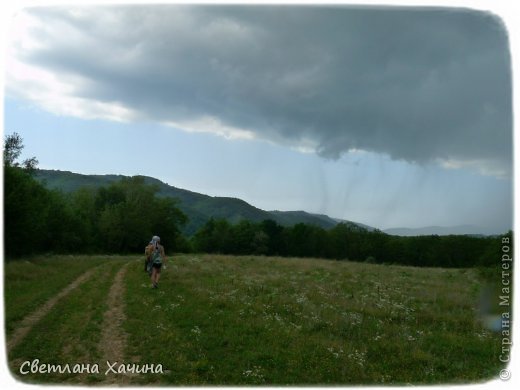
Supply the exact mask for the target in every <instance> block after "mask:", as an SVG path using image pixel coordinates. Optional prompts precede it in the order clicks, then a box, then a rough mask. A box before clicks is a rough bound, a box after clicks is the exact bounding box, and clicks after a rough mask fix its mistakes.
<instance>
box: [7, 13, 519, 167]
mask: <svg viewBox="0 0 520 390" xmlns="http://www.w3.org/2000/svg"><path fill="white" fill-rule="evenodd" d="M27 13H28V14H29V15H31V16H32V17H34V18H36V19H37V20H39V21H41V24H40V25H35V26H34V27H33V29H32V30H31V37H32V38H31V39H32V40H33V41H35V42H37V43H38V45H31V46H30V47H24V46H23V45H22V44H20V45H19V46H18V47H17V51H16V52H17V57H18V59H19V60H20V61H22V62H24V63H26V64H31V65H35V66H37V67H39V68H43V69H46V70H49V71H51V72H52V73H53V74H55V75H60V77H63V78H64V79H66V78H67V77H77V76H79V77H80V80H82V81H81V82H80V83H77V84H74V88H73V92H68V93H71V94H73V95H74V96H76V97H80V98H82V99H86V100H87V101H94V102H105V103H111V102H117V104H119V105H120V106H122V107H124V108H125V109H128V110H130V111H132V112H134V113H136V114H137V115H138V116H139V117H141V118H144V119H149V120H153V121H160V122H173V123H188V122H196V121H197V120H198V119H200V118H208V117H210V118H216V119H217V120H218V121H219V122H220V123H221V125H223V126H228V127H231V128H238V129H244V130H247V131H249V132H251V133H253V134H254V136H255V137H257V138H261V139H268V140H271V141H274V142H277V143H282V144H287V145H293V146H301V145H310V146H311V147H313V148H314V149H315V150H316V152H318V153H319V154H320V155H322V156H325V157H331V158H337V157H338V156H340V155H341V154H342V153H345V152H348V151H349V150H352V149H360V150H366V151H373V152H376V153H384V154H388V155H390V156H391V157H392V158H394V159H403V160H407V161H410V162H418V163H424V162H429V161H442V162H444V164H445V165H446V166H451V167H470V168H474V169H478V170H480V171H481V172H488V173H492V174H509V173H510V170H511V160H512V146H511V143H512V107H511V74H510V58H509V49H508V41H507V34H506V31H505V29H504V27H503V26H502V24H501V22H500V20H499V19H497V18H496V17H494V16H492V15H490V14H487V13H482V12H475V11H470V10H456V9H433V8H425V9H420V8H415V9H414V8H353V7H309V6H307V7H303V6H301V7H294V6H290V7H289V6H269V7H267V6H263V7H258V6H153V7H152V6H146V7H140V6H127V7H116V8H76V9H64V8H40V9H36V8H35V9H29V10H28V11H27ZM26 46H27V45H26ZM10 88H11V90H13V91H15V92H14V93H18V94H23V91H21V90H18V91H16V86H15V87H10Z"/></svg>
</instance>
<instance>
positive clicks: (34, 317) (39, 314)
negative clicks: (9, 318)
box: [7, 267, 98, 353]
mask: <svg viewBox="0 0 520 390" xmlns="http://www.w3.org/2000/svg"><path fill="white" fill-rule="evenodd" d="M97 268H98V267H95V268H93V269H90V270H88V271H86V272H85V273H83V274H82V275H81V276H80V277H78V278H77V279H76V280H74V281H73V282H72V283H71V284H69V285H68V286H67V287H65V288H64V289H63V290H61V291H60V292H59V293H58V294H56V295H55V296H54V297H52V298H51V299H49V300H48V301H47V302H46V303H45V304H44V305H43V306H41V307H39V308H38V309H36V310H35V311H34V312H32V313H31V314H29V315H27V316H26V317H25V318H24V319H23V320H22V321H21V322H20V325H19V326H18V328H17V329H16V330H15V331H14V332H13V334H12V335H11V336H10V338H9V340H8V341H7V353H9V352H10V351H11V350H12V349H13V348H14V347H15V346H16V345H18V343H19V342H20V341H22V340H23V338H24V337H25V336H26V335H27V333H29V331H30V330H31V328H32V327H33V326H34V325H35V324H36V323H37V322H38V321H40V320H41V319H42V318H43V317H44V316H45V315H46V314H47V313H49V311H50V310H51V309H52V308H53V307H54V305H56V303H58V301H59V300H60V299H62V298H63V297H65V296H66V295H68V294H69V293H70V292H71V291H72V290H74V289H75V288H76V287H78V286H80V285H81V284H83V283H84V282H86V281H87V280H88V279H90V277H91V276H92V274H94V272H95V270H96V269H97Z"/></svg>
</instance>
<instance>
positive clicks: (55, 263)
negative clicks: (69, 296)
mask: <svg viewBox="0 0 520 390" xmlns="http://www.w3.org/2000/svg"><path fill="white" fill-rule="evenodd" d="M106 259H107V257H106V256H104V257H101V256H53V257H35V258H31V259H27V260H19V261H11V262H8V263H6V264H5V267H4V280H5V283H4V304H5V325H6V330H7V334H8V335H9V334H11V332H12V331H13V327H14V326H16V323H17V322H18V321H20V320H22V319H23V318H24V317H25V316H26V315H28V314H29V313H31V312H32V311H34V310H36V309H37V308H38V307H40V306H41V305H42V304H44V303H45V302H46V301H47V300H49V299H50V298H51V297H53V296H54V295H56V294H57V293H58V292H60V290H62V289H63V288H64V287H66V286H67V285H68V284H69V283H71V282H72V281H73V280H74V279H75V278H77V277H79V276H80V275H81V274H82V273H84V272H85V271H86V270H88V269H90V268H92V267H94V266H96V265H99V264H102V263H103V262H106Z"/></svg>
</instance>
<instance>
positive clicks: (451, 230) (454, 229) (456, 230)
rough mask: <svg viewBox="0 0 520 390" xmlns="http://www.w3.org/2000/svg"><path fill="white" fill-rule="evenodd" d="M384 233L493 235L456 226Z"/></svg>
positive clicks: (467, 227)
mask: <svg viewBox="0 0 520 390" xmlns="http://www.w3.org/2000/svg"><path fill="white" fill-rule="evenodd" d="M384 232H385V233H387V234H391V235H394V236H431V235H438V236H448V235H451V234H454V235H472V236H485V235H490V234H493V233H492V232H490V231H489V230H488V229H484V228H481V227H479V226H473V225H458V226H427V227H422V228H415V229H413V228H392V229H386V230H384Z"/></svg>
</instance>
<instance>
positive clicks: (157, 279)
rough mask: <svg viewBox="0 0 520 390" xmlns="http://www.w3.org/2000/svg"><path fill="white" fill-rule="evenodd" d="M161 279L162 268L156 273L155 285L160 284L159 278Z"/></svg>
mask: <svg viewBox="0 0 520 390" xmlns="http://www.w3.org/2000/svg"><path fill="white" fill-rule="evenodd" d="M160 277H161V268H157V269H156V272H155V285H156V286H157V284H158V283H159V278H160Z"/></svg>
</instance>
